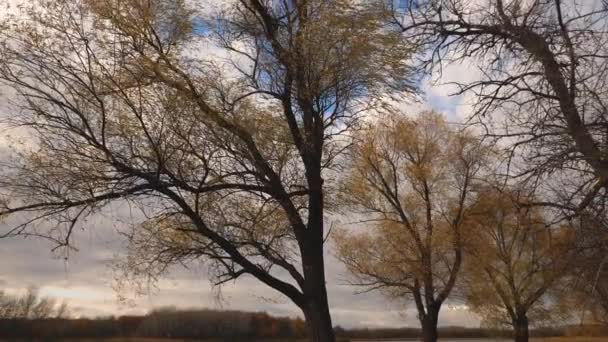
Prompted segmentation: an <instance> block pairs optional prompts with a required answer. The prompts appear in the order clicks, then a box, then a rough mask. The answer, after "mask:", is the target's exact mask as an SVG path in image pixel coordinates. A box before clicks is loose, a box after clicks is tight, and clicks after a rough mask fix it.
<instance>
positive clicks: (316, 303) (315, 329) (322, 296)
mask: <svg viewBox="0 0 608 342" xmlns="http://www.w3.org/2000/svg"><path fill="white" fill-rule="evenodd" d="M320 253H321V254H320V256H317V257H316V258H314V259H316V260H315V261H316V262H315V267H310V264H309V265H307V266H305V271H304V273H305V274H306V278H305V279H306V280H305V281H306V289H305V294H304V295H305V301H306V303H305V304H304V307H303V308H302V311H303V312H304V317H305V318H306V324H307V326H308V332H309V336H310V340H311V341H313V342H335V340H336V338H335V335H334V329H333V326H332V322H331V314H330V312H329V304H328V300H327V288H326V287H325V267H324V264H323V254H322V253H323V250H322V249H321V252H320Z"/></svg>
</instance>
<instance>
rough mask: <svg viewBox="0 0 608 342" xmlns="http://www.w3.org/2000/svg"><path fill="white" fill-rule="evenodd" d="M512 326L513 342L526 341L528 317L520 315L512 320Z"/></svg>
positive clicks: (527, 337)
mask: <svg viewBox="0 0 608 342" xmlns="http://www.w3.org/2000/svg"><path fill="white" fill-rule="evenodd" d="M513 328H514V329H515V336H514V340H515V342H528V339H529V337H530V336H529V335H530V334H529V331H528V317H527V316H526V315H525V314H524V315H520V316H518V317H516V318H515V319H514V320H513Z"/></svg>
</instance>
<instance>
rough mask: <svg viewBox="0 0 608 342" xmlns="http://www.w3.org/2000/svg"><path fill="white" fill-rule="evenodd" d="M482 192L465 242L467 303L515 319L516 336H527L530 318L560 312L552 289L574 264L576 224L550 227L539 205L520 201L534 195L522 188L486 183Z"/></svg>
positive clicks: (493, 317)
mask: <svg viewBox="0 0 608 342" xmlns="http://www.w3.org/2000/svg"><path fill="white" fill-rule="evenodd" d="M518 197H519V198H518ZM479 198H480V199H481V200H480V201H478V203H477V204H476V205H475V206H473V207H472V208H471V217H472V219H471V224H472V226H471V230H472V231H473V232H475V233H474V234H470V236H469V237H468V239H467V244H466V246H467V247H466V248H465V251H466V253H465V255H466V260H467V262H466V266H465V267H464V270H465V271H464V278H465V279H466V281H465V284H464V291H465V296H466V299H467V303H468V304H469V307H470V308H471V310H472V311H473V312H475V313H477V314H479V315H480V316H481V317H482V318H483V319H484V320H485V321H486V322H488V323H492V324H498V325H511V326H512V327H513V329H514V331H515V341H516V342H527V341H528V337H529V333H528V326H529V324H530V322H531V321H532V322H534V323H543V322H546V321H547V320H548V319H550V318H551V317H559V314H560V313H562V312H561V310H560V307H559V304H560V301H559V300H556V297H551V296H550V293H551V291H552V290H557V289H558V285H559V281H560V280H562V279H564V278H565V276H566V275H567V274H568V273H569V271H570V268H571V267H572V264H571V261H572V256H573V254H572V244H571V243H572V240H573V234H572V230H571V229H570V228H569V227H564V226H561V227H549V226H548V225H547V221H546V218H544V217H543V212H542V210H541V209H539V208H538V207H529V206H522V205H521V203H525V202H527V201H533V198H532V197H531V196H529V195H528V196H526V195H525V194H524V193H523V192H520V193H517V192H516V191H498V190H496V189H495V188H487V189H486V190H485V191H483V192H481V193H480V195H479ZM570 309H571V308H570Z"/></svg>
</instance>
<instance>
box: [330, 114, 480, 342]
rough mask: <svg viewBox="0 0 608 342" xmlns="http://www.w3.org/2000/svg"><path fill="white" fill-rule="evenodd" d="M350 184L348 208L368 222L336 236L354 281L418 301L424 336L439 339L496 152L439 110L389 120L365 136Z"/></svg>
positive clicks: (340, 254)
mask: <svg viewBox="0 0 608 342" xmlns="http://www.w3.org/2000/svg"><path fill="white" fill-rule="evenodd" d="M358 138H359V139H358V140H357V142H356V143H355V144H354V146H353V147H352V149H351V152H352V162H351V163H352V173H351V174H350V176H348V177H347V180H346V182H345V186H344V190H343V191H344V202H345V203H347V204H349V206H348V207H347V208H348V209H351V210H355V211H356V212H358V213H360V214H362V216H361V217H362V219H361V220H362V223H363V224H364V225H366V226H369V228H367V230H366V231H365V232H363V233H361V234H359V233H354V232H353V231H350V230H346V229H344V230H342V231H341V233H340V234H338V235H336V243H337V254H338V257H339V258H340V260H342V261H343V262H344V263H345V265H346V267H347V268H348V271H349V272H350V273H351V274H352V277H353V281H352V283H353V284H354V285H358V286H363V287H364V288H365V289H367V290H380V291H382V293H384V294H386V295H388V296H389V297H392V298H411V299H412V300H413V301H414V302H415V303H416V309H417V311H418V318H419V320H420V324H421V325H422V331H423V340H424V341H425V342H434V341H436V340H437V323H438V317H439V311H440V309H441V305H442V304H443V303H444V301H445V300H446V299H447V298H448V296H449V295H450V293H451V292H452V290H453V288H454V286H455V284H456V279H457V276H458V273H459V271H460V268H461V264H462V253H463V251H462V248H463V242H464V235H465V229H466V225H467V223H466V222H467V217H468V212H469V210H470V206H471V205H472V204H473V203H474V202H475V199H476V194H475V187H476V185H477V184H478V183H479V180H480V179H479V178H480V177H483V176H484V174H485V173H486V171H487V167H488V165H489V161H490V159H491V154H492V150H491V148H490V147H489V146H487V145H485V144H484V143H482V142H481V141H480V140H479V139H476V138H475V137H473V136H472V135H471V134H470V133H468V132H461V131H458V130H457V129H455V128H452V127H450V126H449V125H448V123H447V122H446V121H445V120H444V118H443V116H442V115H441V114H438V113H433V112H430V113H422V114H420V115H419V116H418V117H416V118H407V117H405V116H394V117H389V118H382V119H380V120H378V121H376V122H374V123H373V124H372V125H370V127H369V129H367V130H366V131H365V132H362V133H361V134H360V135H359V136H358Z"/></svg>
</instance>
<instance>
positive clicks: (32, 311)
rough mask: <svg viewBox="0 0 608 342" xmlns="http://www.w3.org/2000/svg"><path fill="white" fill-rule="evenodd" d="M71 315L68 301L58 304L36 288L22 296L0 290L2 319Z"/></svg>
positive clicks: (63, 316) (46, 317) (0, 317)
mask: <svg viewBox="0 0 608 342" xmlns="http://www.w3.org/2000/svg"><path fill="white" fill-rule="evenodd" d="M68 315H69V313H68V305H67V303H66V302H63V303H61V304H59V305H58V304H57V302H56V300H55V299H53V298H49V297H40V295H39V294H38V290H37V289H36V288H33V287H32V288H29V289H28V290H27V292H26V293H25V294H23V295H22V296H11V295H8V294H5V293H3V292H0V319H48V318H65V317H67V316H68Z"/></svg>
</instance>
